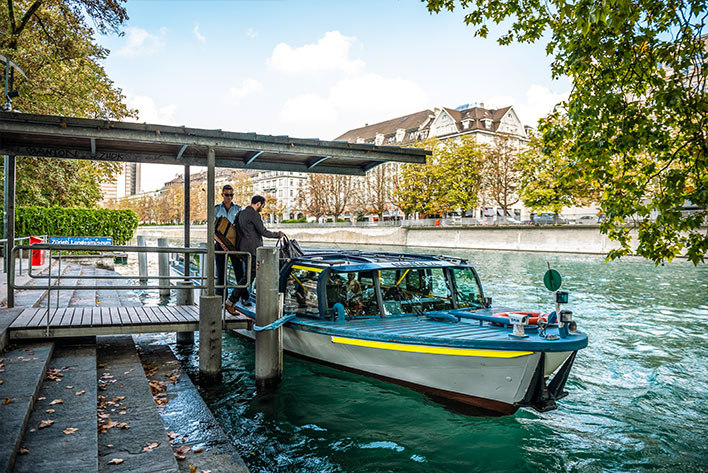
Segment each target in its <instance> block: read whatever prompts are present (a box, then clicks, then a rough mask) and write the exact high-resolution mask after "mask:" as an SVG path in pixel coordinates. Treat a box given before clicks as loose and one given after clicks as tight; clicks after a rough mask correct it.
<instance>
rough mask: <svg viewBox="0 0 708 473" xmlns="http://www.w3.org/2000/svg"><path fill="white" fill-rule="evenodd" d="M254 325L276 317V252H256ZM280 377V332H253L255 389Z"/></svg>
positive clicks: (265, 386)
mask: <svg viewBox="0 0 708 473" xmlns="http://www.w3.org/2000/svg"><path fill="white" fill-rule="evenodd" d="M256 268H257V269H256V287H257V288H258V292H257V293H256V324H257V325H259V326H261V327H264V326H266V325H268V324H270V323H273V322H274V321H275V320H276V319H277V318H278V250H277V249H276V248H273V247H268V248H266V247H260V248H258V249H256ZM282 376H283V329H282V327H280V328H278V329H276V330H264V331H261V332H256V387H258V388H268V387H272V386H275V385H277V384H278V383H279V382H280V380H281V378H282Z"/></svg>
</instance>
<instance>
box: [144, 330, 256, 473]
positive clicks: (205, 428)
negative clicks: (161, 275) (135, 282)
mask: <svg viewBox="0 0 708 473" xmlns="http://www.w3.org/2000/svg"><path fill="white" fill-rule="evenodd" d="M135 341H136V344H137V345H138V353H139V354H140V358H141V360H142V362H143V367H144V368H145V373H146V375H147V377H148V379H149V380H150V381H152V382H153V383H154V384H155V383H156V384H157V386H159V388H158V389H162V388H164V391H162V392H161V393H160V397H161V398H162V399H164V401H161V403H164V404H163V406H162V408H161V409H160V410H159V412H160V415H161V416H162V422H163V423H164V425H165V428H166V429H167V431H168V432H169V433H172V437H174V439H173V441H172V448H173V449H174V451H175V453H176V454H179V455H181V457H184V459H183V460H180V461H179V465H180V472H189V471H190V469H189V465H194V466H195V467H197V468H199V470H208V471H211V472H212V473H248V471H249V470H248V468H247V467H246V465H245V463H244V462H243V460H242V459H241V457H240V456H239V453H238V452H237V451H236V448H235V447H234V445H233V443H232V442H231V439H230V438H229V437H228V435H226V433H225V432H224V431H223V430H222V428H221V426H219V424H218V422H217V421H216V419H214V416H213V415H212V413H211V411H210V410H209V408H208V407H207V405H206V403H205V402H204V400H203V399H202V398H201V396H200V395H199V391H198V390H197V388H196V387H195V386H194V384H192V381H191V380H190V379H189V376H188V375H187V374H186V373H183V372H182V367H181V365H180V362H179V360H177V358H175V356H174V354H173V353H172V350H171V349H170V347H169V346H168V345H167V342H168V340H167V337H166V334H150V335H140V336H136V337H135ZM162 393H164V396H162ZM197 452H198V453H197ZM178 458H179V457H178Z"/></svg>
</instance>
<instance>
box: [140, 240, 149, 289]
mask: <svg viewBox="0 0 708 473" xmlns="http://www.w3.org/2000/svg"><path fill="white" fill-rule="evenodd" d="M138 246H147V245H145V237H144V236H143V235H138ZM138 274H139V275H140V284H147V282H148V280H147V275H148V261H147V253H138Z"/></svg>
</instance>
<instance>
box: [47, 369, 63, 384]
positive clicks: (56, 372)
mask: <svg viewBox="0 0 708 473" xmlns="http://www.w3.org/2000/svg"><path fill="white" fill-rule="evenodd" d="M61 371H62V370H61V368H49V369H48V370H47V379H50V380H52V381H61V378H63V377H64V373H62V372H61Z"/></svg>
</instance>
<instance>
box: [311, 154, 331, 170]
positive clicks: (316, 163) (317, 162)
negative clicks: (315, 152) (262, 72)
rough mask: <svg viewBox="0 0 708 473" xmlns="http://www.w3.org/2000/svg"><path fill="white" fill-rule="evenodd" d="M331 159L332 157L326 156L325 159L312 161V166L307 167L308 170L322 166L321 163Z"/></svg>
mask: <svg viewBox="0 0 708 473" xmlns="http://www.w3.org/2000/svg"><path fill="white" fill-rule="evenodd" d="M331 157H332V156H325V157H323V158H319V159H315V160H314V161H312V162H311V163H310V164H308V165H307V169H312V168H314V167H315V166H317V165H318V164H320V163H321V162H323V161H326V160H328V159H329V158H331Z"/></svg>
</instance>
